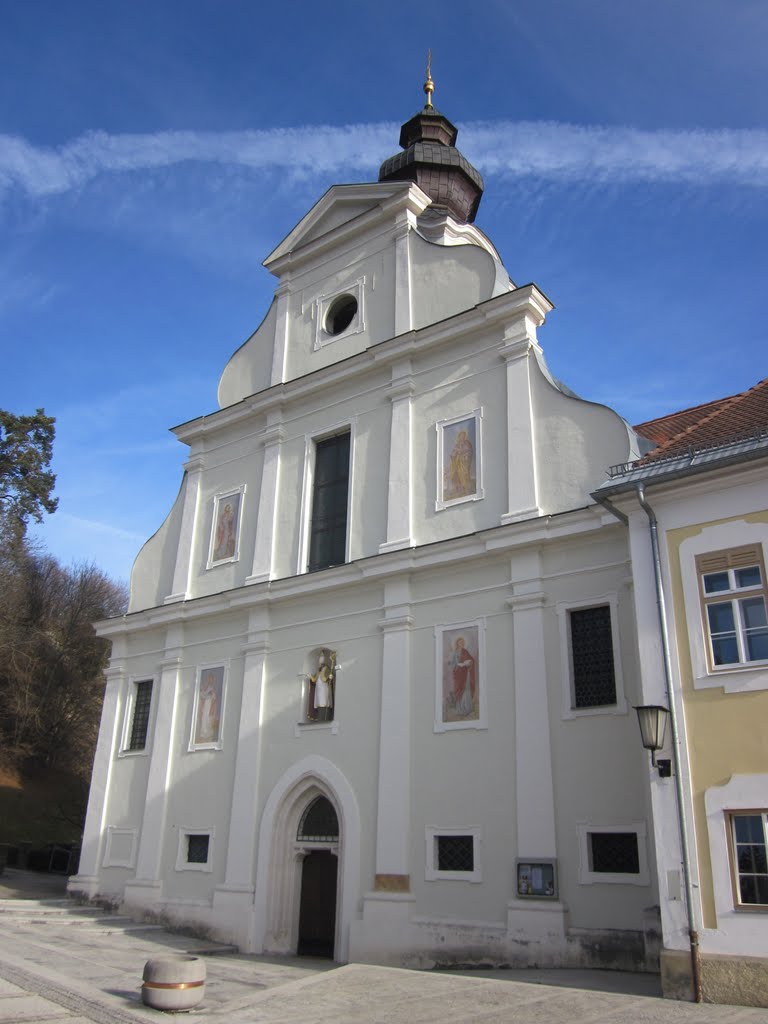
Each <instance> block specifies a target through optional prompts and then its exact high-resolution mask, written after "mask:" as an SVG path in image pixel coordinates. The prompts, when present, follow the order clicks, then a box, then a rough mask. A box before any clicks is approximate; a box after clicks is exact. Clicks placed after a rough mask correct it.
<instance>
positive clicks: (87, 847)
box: [67, 637, 126, 897]
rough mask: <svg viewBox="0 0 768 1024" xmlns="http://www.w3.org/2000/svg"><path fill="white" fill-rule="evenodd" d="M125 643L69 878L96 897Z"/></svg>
mask: <svg viewBox="0 0 768 1024" xmlns="http://www.w3.org/2000/svg"><path fill="white" fill-rule="evenodd" d="M124 647H125V640H124V639H123V638H122V637H115V639H114V640H113V656H112V661H111V663H110V666H109V668H108V669H107V671H106V687H105V690H104V704H103V707H102V711H101V728H100V729H99V739H98V742H97V744H96V755H95V757H94V759H93V775H92V778H91V789H90V794H89V797H88V813H87V815H86V818H85V827H84V829H83V842H82V849H81V851H80V867H79V869H78V873H77V874H76V875H75V876H74V877H73V878H70V880H69V882H68V884H67V888H68V889H69V890H70V891H72V892H85V893H86V894H87V895H88V896H91V897H92V896H95V895H96V894H97V893H98V891H99V877H98V873H99V866H100V865H101V861H102V857H103V855H104V837H105V836H106V834H107V809H108V800H107V794H108V793H109V788H110V785H111V781H112V766H113V765H114V763H115V756H116V754H117V748H118V744H119V743H120V728H121V717H122V716H121V714H120V694H121V692H123V691H124V690H125V678H126V674H125V662H124V660H123V658H122V656H121V657H118V656H117V655H118V652H119V653H120V654H121V655H122V653H123V650H124Z"/></svg>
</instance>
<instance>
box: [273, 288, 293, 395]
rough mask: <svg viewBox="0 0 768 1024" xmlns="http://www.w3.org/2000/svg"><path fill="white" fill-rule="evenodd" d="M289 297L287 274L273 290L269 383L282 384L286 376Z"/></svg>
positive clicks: (289, 289)
mask: <svg viewBox="0 0 768 1024" xmlns="http://www.w3.org/2000/svg"><path fill="white" fill-rule="evenodd" d="M290 297H291V285H290V281H289V279H288V276H287V274H286V276H285V277H284V279H283V281H282V282H281V283H280V285H279V286H278V288H277V290H276V291H275V302H276V303H277V311H276V312H277V315H276V318H275V345H274V348H273V350H272V376H271V381H270V383H271V384H272V385H273V386H274V385H275V384H282V382H283V381H284V380H285V376H286V367H287V363H288V308H289V302H290Z"/></svg>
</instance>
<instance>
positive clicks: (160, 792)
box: [125, 625, 184, 903]
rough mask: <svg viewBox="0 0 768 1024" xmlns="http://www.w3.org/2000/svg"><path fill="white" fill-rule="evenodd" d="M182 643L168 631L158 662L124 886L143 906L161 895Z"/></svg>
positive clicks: (177, 632) (178, 632) (177, 630)
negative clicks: (133, 852) (145, 771)
mask: <svg viewBox="0 0 768 1024" xmlns="http://www.w3.org/2000/svg"><path fill="white" fill-rule="evenodd" d="M183 642H184V636H183V627H182V626H181V625H174V626H170V627H169V628H168V633H167V636H166V649H165V656H164V658H163V660H162V661H161V662H160V679H159V685H158V687H157V697H156V698H155V694H154V693H153V694H152V698H153V701H154V700H156V708H155V718H154V725H153V728H152V753H151V760H150V763H149V776H148V779H147V793H146V798H145V802H144V815H143V818H142V822H141V835H140V838H139V852H138V857H137V861H136V877H135V879H134V880H133V881H131V882H128V883H126V886H125V900H126V903H130V902H131V897H132V896H135V895H137V890H138V891H139V892H141V893H143V895H141V896H139V898H138V900H137V902H140V903H147V902H151V901H152V900H153V899H157V898H159V896H160V894H161V891H162V881H161V878H160V873H161V861H162V853H163V843H164V842H166V841H167V836H166V818H167V810H168V791H169V787H170V781H171V772H172V768H173V745H174V744H173V741H174V734H175V726H176V711H177V707H178V690H179V680H180V677H181V650H182V645H183Z"/></svg>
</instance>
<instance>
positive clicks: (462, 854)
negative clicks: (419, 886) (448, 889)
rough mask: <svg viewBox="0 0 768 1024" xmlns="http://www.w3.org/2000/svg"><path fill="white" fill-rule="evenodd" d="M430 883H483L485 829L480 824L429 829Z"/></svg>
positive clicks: (428, 872)
mask: <svg viewBox="0 0 768 1024" xmlns="http://www.w3.org/2000/svg"><path fill="white" fill-rule="evenodd" d="M426 841H427V858H426V870H425V876H424V877H425V878H426V880H427V881H428V882H442V881H455V882H482V880H483V875H482V865H481V863H480V851H481V829H480V828H479V826H477V825H465V826H464V827H461V826H459V827H456V828H435V827H432V826H429V827H428V828H427V829H426Z"/></svg>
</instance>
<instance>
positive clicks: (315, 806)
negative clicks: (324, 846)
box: [296, 796, 339, 843]
mask: <svg viewBox="0 0 768 1024" xmlns="http://www.w3.org/2000/svg"><path fill="white" fill-rule="evenodd" d="M338 838H339V819H338V817H337V816H336V811H335V810H334V809H333V805H332V804H331V802H330V800H327V799H326V798H325V797H324V796H319V797H317V798H316V799H315V800H313V801H312V803H311V804H310V805H309V807H307V809H306V810H305V811H304V813H303V814H302V816H301V821H300V822H299V827H298V830H297V832H296V841H297V842H298V843H302V842H303V843H308V842H312V843H335V842H336V841H337V840H338Z"/></svg>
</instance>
